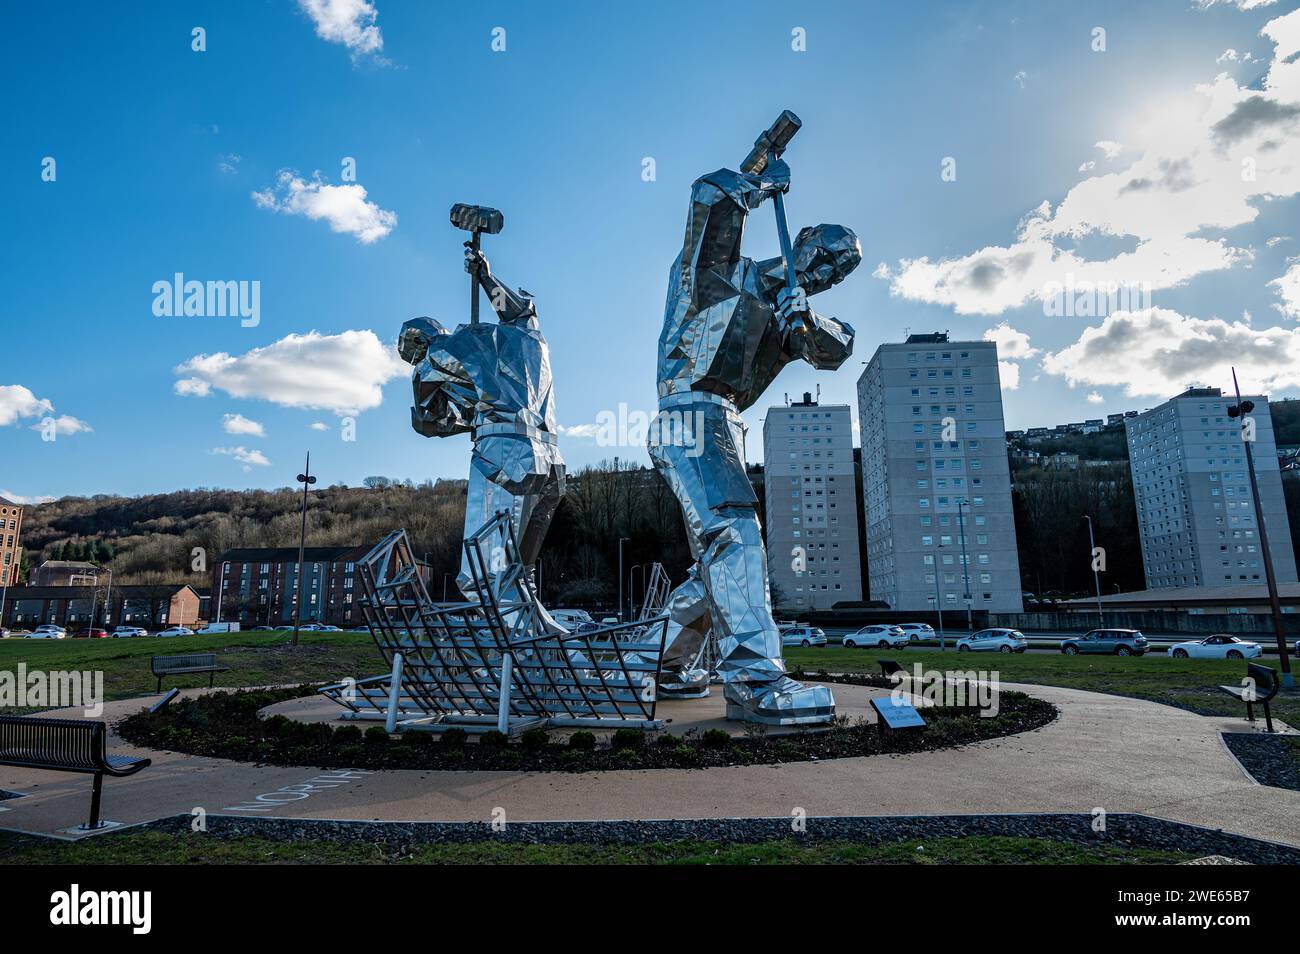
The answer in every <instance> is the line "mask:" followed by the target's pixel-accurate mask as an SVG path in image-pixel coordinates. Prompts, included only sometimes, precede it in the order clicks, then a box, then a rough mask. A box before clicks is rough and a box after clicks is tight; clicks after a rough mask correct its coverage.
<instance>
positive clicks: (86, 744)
mask: <svg viewBox="0 0 1300 954" xmlns="http://www.w3.org/2000/svg"><path fill="white" fill-rule="evenodd" d="M107 739H108V725H107V724H106V723H103V722H90V721H86V720H81V719H41V718H33V717H31V716H0V765H16V766H19V767H21V768H35V769H49V770H50V771H53V772H83V773H86V774H93V775H94V776H95V787H94V790H93V793H92V794H91V796H90V821H89V822H88V823H87V824H85V825H82V826H81V829H82V830H83V831H92V830H94V829H96V828H100V827H102V825H101V823H100V820H99V797H100V791H101V789H102V788H103V785H104V776H105V775H112V776H113V777H114V778H123V777H125V776H127V775H134V774H135V773H136V772H138V771H140V770H141V769H142V768H146V767H148V765H149V764H150V760H149V759H137V758H130V757H128V756H125V755H109V754H108V752H107V751H106V740H107Z"/></svg>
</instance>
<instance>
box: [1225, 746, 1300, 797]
mask: <svg viewBox="0 0 1300 954" xmlns="http://www.w3.org/2000/svg"><path fill="white" fill-rule="evenodd" d="M1223 742H1224V744H1225V745H1227V747H1228V751H1230V752H1231V753H1232V754H1233V755H1234V756H1236V758H1237V761H1238V762H1240V763H1241V767H1242V768H1243V769H1245V770H1246V772H1247V773H1248V774H1249V775H1250V777H1251V778H1253V779H1254V780H1255V781H1257V782H1259V784H1261V785H1273V786H1276V787H1277V788H1288V789H1290V790H1291V791H1293V792H1300V736H1294V735H1264V734H1262V733H1259V732H1224V733H1223Z"/></svg>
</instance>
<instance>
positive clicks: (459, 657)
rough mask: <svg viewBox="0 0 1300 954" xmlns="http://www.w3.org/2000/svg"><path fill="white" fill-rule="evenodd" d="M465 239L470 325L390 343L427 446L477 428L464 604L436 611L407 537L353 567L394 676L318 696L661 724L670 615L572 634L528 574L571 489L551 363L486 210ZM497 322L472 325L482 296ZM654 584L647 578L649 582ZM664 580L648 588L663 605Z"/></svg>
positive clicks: (601, 723) (518, 717) (399, 714)
mask: <svg viewBox="0 0 1300 954" xmlns="http://www.w3.org/2000/svg"><path fill="white" fill-rule="evenodd" d="M451 221H452V224H453V225H455V226H457V227H459V228H463V229H466V230H468V231H470V232H472V233H473V238H472V240H471V241H468V242H466V243H465V245H466V252H465V268H466V270H467V271H468V272H469V273H470V291H471V299H470V301H471V305H470V323H469V324H467V325H460V326H459V327H457V328H456V330H455V331H454V332H453V331H448V330H447V329H446V328H444V327H443V326H442V325H441V324H439V323H438V322H436V321H434V320H433V319H431V318H414V319H412V320H410V321H408V322H406V323H405V324H404V325H403V326H402V331H401V334H400V335H399V338H398V350H399V352H400V353H401V355H402V357H403V358H404V359H405V360H406V361H407V362H409V363H410V364H412V365H414V366H415V371H414V374H413V376H412V387H413V389H414V392H415V405H414V407H412V408H411V425H412V426H413V427H414V428H415V430H416V431H417V432H419V433H420V434H423V435H424V436H426V437H444V436H448V435H452V434H462V433H469V434H471V435H472V438H473V442H474V450H473V457H472V462H471V465H470V479H469V490H468V498H467V506H466V513H465V533H464V555H463V561H462V564H461V572H460V574H459V576H458V577H457V585H458V586H459V588H460V591H461V593H463V594H464V597H465V600H464V601H458V602H452V603H435V602H434V601H433V600H432V599H431V598H430V596H429V593H428V590H427V589H426V587H425V584H424V580H423V579H422V578H421V576H420V571H419V566H418V564H417V563H416V561H415V558H414V555H413V554H412V551H411V546H410V542H409V540H408V539H407V536H406V532H405V531H403V530H396V531H394V532H393V533H391V534H389V535H388V537H387V538H385V539H384V540H383V542H381V543H380V544H379V545H378V546H376V547H375V548H374V549H373V550H371V551H370V553H368V554H367V555H366V556H365V557H363V558H362V559H361V560H360V561H359V563H358V570H359V573H360V576H361V582H362V589H363V591H364V595H363V597H362V599H361V602H360V606H361V611H362V615H363V616H364V618H365V621H366V626H367V627H368V628H369V630H370V633H371V635H372V636H373V637H374V639H375V643H376V645H377V646H378V647H379V650H380V652H381V653H382V655H383V658H384V661H385V663H387V665H388V666H389V668H390V673H389V674H386V675H381V676H372V677H370V678H368V679H361V680H355V681H353V680H348V681H344V682H341V683H338V684H335V685H332V686H326V687H325V688H323V689H321V690H320V691H321V693H322V694H323V695H325V696H327V697H328V698H330V699H332V700H334V701H335V702H337V703H338V704H339V705H341V706H343V707H344V709H346V710H347V711H346V712H345V713H344V715H343V717H344V718H352V719H382V720H384V722H385V724H386V726H387V728H388V730H389V731H390V732H391V731H395V730H407V729H411V730H431V731H439V730H442V729H446V728H448V727H451V726H461V727H464V728H465V729H466V730H468V731H487V730H489V729H492V728H493V727H495V728H496V729H497V730H499V731H502V732H517V731H520V730H522V729H524V728H527V727H529V726H533V725H549V726H593V727H607V728H617V727H638V728H659V727H661V726H662V724H663V723H662V722H661V721H659V720H658V719H656V717H655V705H656V701H657V695H656V692H655V687H656V685H657V681H658V675H659V665H660V660H661V658H662V654H663V646H664V639H665V634H666V628H667V618H666V617H665V616H662V615H659V616H656V617H654V618H649V617H647V616H646V615H645V613H644V612H643V615H642V618H640V619H638V620H635V621H633V622H630V623H624V624H621V625H615V626H595V625H592V626H590V627H584V628H582V629H581V630H580V631H579V632H574V633H570V632H569V631H568V630H566V629H565V628H564V627H562V626H560V625H559V623H557V622H556V621H555V620H554V619H553V618H552V617H551V615H550V614H549V613H548V612H547V611H546V608H545V607H544V606H543V605H542V602H541V599H540V598H539V597H538V594H537V589H536V586H535V585H534V581H533V577H532V573H533V567H534V566H535V565H536V561H537V555H538V551H539V549H540V548H541V544H542V539H543V538H544V537H545V535H546V529H547V526H548V525H549V523H550V520H551V516H552V515H553V514H554V512H555V508H556V506H557V505H558V504H559V501H560V497H561V495H562V494H563V492H564V462H563V460H562V459H561V457H560V452H559V448H558V447H557V446H556V442H555V435H556V433H557V428H556V423H555V406H554V395H553V392H552V383H551V367H550V356H549V354H548V351H547V346H546V340H545V339H544V338H543V337H542V334H541V331H540V329H539V328H538V323H537V312H536V309H535V308H534V307H533V300H532V297H531V296H530V295H529V294H528V293H527V292H525V291H523V290H522V289H521V290H520V291H519V292H514V291H511V290H510V289H509V288H507V287H506V286H505V285H504V284H502V283H501V281H499V280H498V279H497V278H496V276H494V275H493V274H492V271H491V268H490V267H489V265H488V262H487V259H486V258H485V257H484V255H483V253H482V251H481V250H480V249H479V236H480V234H481V233H482V232H488V233H489V234H492V233H496V232H499V231H500V230H501V227H502V225H503V221H504V220H503V217H502V215H501V213H500V212H498V211H497V210H495V209H488V208H485V207H482V206H468V205H456V206H454V207H453V208H452V210H451ZM480 287H482V289H483V290H485V291H486V292H487V293H488V298H489V300H490V301H491V302H492V307H493V309H494V310H495V311H496V313H497V315H498V317H499V319H500V320H499V321H498V322H497V323H496V324H485V323H480V322H479V321H478V297H479V296H478V293H479V288H480ZM658 579H659V576H658V575H656V576H655V580H656V581H657V580H658ZM663 591H666V586H660V585H658V584H656V589H654V590H652V591H651V592H652V593H657V594H658V596H657V599H658V600H659V601H660V602H662V597H663Z"/></svg>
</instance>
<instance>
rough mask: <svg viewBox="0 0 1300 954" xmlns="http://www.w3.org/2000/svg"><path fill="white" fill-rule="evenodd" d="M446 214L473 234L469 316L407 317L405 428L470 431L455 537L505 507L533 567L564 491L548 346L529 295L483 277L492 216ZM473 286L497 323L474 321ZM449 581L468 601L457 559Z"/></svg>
mask: <svg viewBox="0 0 1300 954" xmlns="http://www.w3.org/2000/svg"><path fill="white" fill-rule="evenodd" d="M451 218H452V224H454V225H456V226H458V227H460V228H464V229H467V230H468V231H471V232H472V233H473V235H474V238H473V241H472V242H466V243H465V244H466V249H465V270H466V271H468V272H469V273H470V276H471V287H472V289H473V297H472V299H471V302H472V307H471V320H470V323H469V324H467V325H460V326H458V327H457V328H456V330H455V331H448V330H447V329H446V328H444V327H443V326H442V325H441V324H439V323H438V322H437V321H435V320H434V319H432V318H412V319H411V320H410V321H407V322H406V323H405V324H403V325H402V331H401V334H400V336H399V337H398V350H399V352H400V353H401V356H402V358H403V359H404V360H406V361H407V362H409V363H410V364H412V365H414V366H415V371H414V373H413V375H412V378H411V386H412V389H413V391H414V399H415V404H414V406H413V407H412V408H411V426H412V427H413V428H415V430H416V431H417V432H419V433H420V434H422V435H424V436H425V437H447V436H449V435H452V434H463V433H468V434H470V435H472V437H473V441H474V450H473V455H472V458H471V463H470V474H469V491H468V497H467V500H466V506H465V533H464V536H465V538H466V539H469V538H470V537H472V536H474V534H476V533H477V532H478V531H479V530H480V529H481V528H482V527H483V526H484V525H485V524H487V523H488V521H490V520H491V519H492V518H493V517H494V516H495V515H496V514H497V513H499V512H501V511H508V512H509V513H510V515H511V517H512V519H513V522H514V527H515V530H516V534H517V538H518V539H517V542H518V549H519V555H520V557H521V559H522V561H523V564H524V565H525V566H527V567H532V566H534V565H535V564H536V562H537V555H538V552H539V551H540V550H541V546H542V540H543V539H544V538H545V536H546V530H547V528H548V527H549V526H550V522H551V517H552V516H553V515H554V513H555V508H556V507H557V506H558V505H559V502H560V498H561V496H563V494H564V459H563V458H562V457H561V456H560V449H559V447H558V446H557V444H556V435H557V433H558V431H557V428H556V420H555V397H554V391H553V386H552V381H551V360H550V351H549V349H548V347H547V344H546V339H545V338H544V337H542V332H541V329H540V327H539V325H538V321H537V310H536V308H535V307H534V305H533V299H532V297H531V296H530V295H529V294H528V293H527V292H525V291H524V290H523V289H520V290H519V291H518V292H516V291H513V290H512V289H510V288H509V287H507V286H506V285H505V284H504V283H502V282H501V281H500V280H499V279H498V278H497V277H496V276H495V275H494V274H492V270H491V268H490V266H489V264H488V260H487V258H486V257H485V256H484V255H483V253H482V252H481V251H480V250H479V248H478V236H479V233H480V232H496V231H500V228H501V213H500V212H497V211H496V210H494V209H485V208H483V207H481V206H464V205H457V206H455V207H453V209H452V212H451ZM479 286H481V287H482V289H483V290H484V291H485V292H486V293H487V296H488V300H489V301H490V302H491V303H492V307H493V310H494V311H496V313H497V316H498V319H499V320H498V322H497V323H496V324H490V323H479V322H478V320H477V319H478V287H479ZM456 582H457V585H458V586H459V587H460V589H461V591H462V592H463V593H464V594H465V596H466V597H467V598H469V599H475V596H476V594H475V587H474V581H473V577H472V576H471V574H470V572H469V567H468V565H467V564H465V563H464V562H462V565H461V572H460V574H459V575H458V576H457V578H456ZM550 625H552V626H554V625H556V624H554V623H553V622H551V623H550Z"/></svg>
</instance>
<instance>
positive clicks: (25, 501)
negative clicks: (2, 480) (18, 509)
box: [0, 488, 55, 507]
mask: <svg viewBox="0 0 1300 954" xmlns="http://www.w3.org/2000/svg"><path fill="white" fill-rule="evenodd" d="M0 497H3V498H4V499H5V500H8V501H9V502H10V503H16V504H18V505H19V506H22V507H31V506H35V505H36V504H43V503H49V502H50V501H51V500H54V499H55V498H53V497H51V496H49V495H48V494H41V495H37V496H34V497H25V496H23V495H22V494H16V493H14V492H13V491H12V490H5V489H3V488H0Z"/></svg>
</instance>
